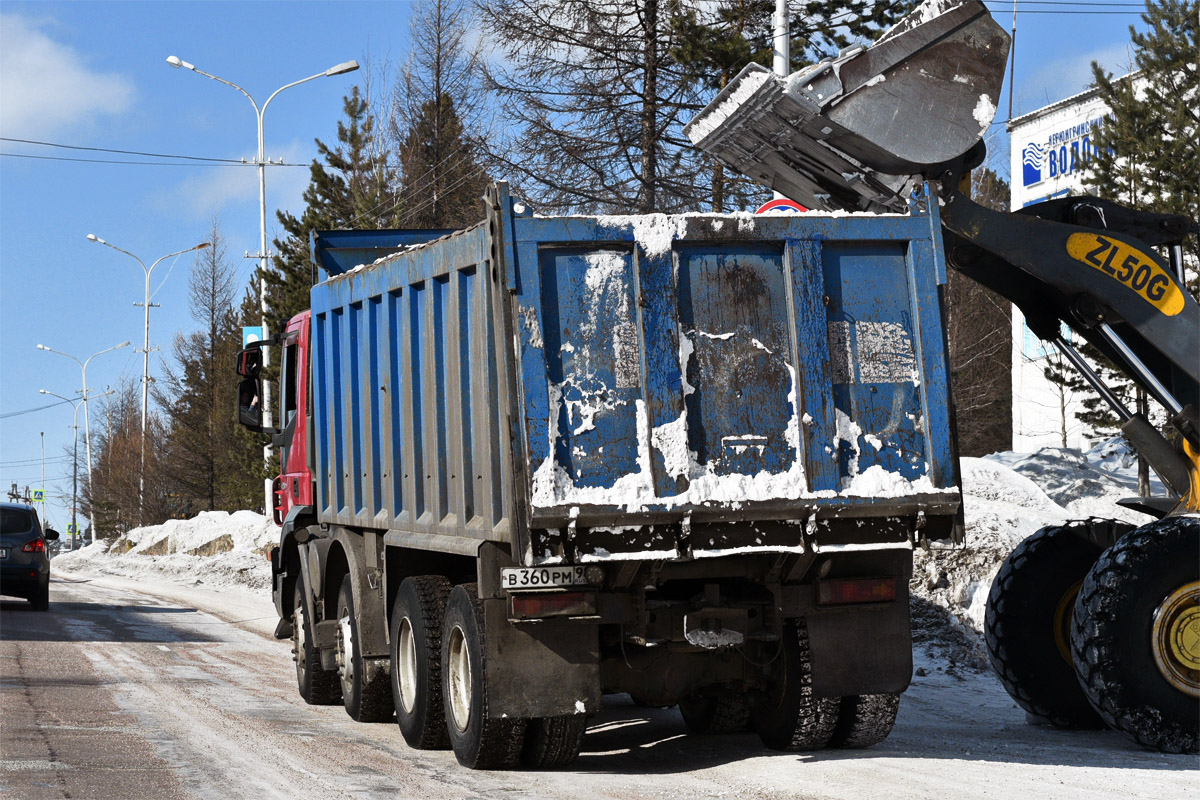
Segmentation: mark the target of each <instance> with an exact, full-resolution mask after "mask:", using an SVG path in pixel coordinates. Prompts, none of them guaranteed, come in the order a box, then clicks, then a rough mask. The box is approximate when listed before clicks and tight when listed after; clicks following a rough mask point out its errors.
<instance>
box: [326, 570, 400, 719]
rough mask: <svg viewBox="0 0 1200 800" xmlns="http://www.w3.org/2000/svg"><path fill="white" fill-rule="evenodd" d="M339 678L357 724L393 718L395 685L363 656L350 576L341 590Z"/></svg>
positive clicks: (347, 705) (343, 580)
mask: <svg viewBox="0 0 1200 800" xmlns="http://www.w3.org/2000/svg"><path fill="white" fill-rule="evenodd" d="M337 614H338V638H337V662H338V679H339V681H340V682H341V684H342V704H343V705H344V706H345V707H346V713H347V714H349V715H350V718H351V719H353V720H354V721H356V722H385V721H387V720H389V719H391V718H392V684H391V681H390V680H389V678H388V676H387V675H386V674H384V673H383V672H382V671H381V670H379V669H368V668H367V667H368V666H369V665H367V664H366V663H364V660H363V657H362V647H361V646H360V642H361V639H360V638H359V633H358V631H359V624H358V615H357V614H356V613H355V612H354V588H353V585H352V584H351V582H350V576H349V575H347V576H346V577H345V578H343V579H342V588H341V590H340V591H338V612H337Z"/></svg>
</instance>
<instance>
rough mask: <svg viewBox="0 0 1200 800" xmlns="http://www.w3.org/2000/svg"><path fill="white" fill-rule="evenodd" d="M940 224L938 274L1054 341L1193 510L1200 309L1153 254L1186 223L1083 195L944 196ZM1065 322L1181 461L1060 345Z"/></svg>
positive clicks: (1172, 244) (1176, 271)
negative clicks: (1161, 428) (1018, 203)
mask: <svg viewBox="0 0 1200 800" xmlns="http://www.w3.org/2000/svg"><path fill="white" fill-rule="evenodd" d="M943 185H944V186H946V185H953V184H952V183H951V182H950V181H946V182H945V183H944V184H943ZM942 225H943V239H944V242H945V248H946V257H947V258H946V260H947V264H948V266H950V267H952V268H954V269H957V270H959V271H960V272H962V273H963V274H964V275H966V276H967V277H969V278H971V279H972V280H974V281H976V282H978V283H981V284H983V285H984V286H986V287H988V288H989V289H991V290H992V291H994V292H996V293H997V294H999V295H1001V296H1002V297H1005V298H1007V299H1009V300H1011V301H1012V302H1013V303H1015V304H1016V305H1017V307H1018V308H1020V309H1021V311H1022V313H1023V314H1024V315H1025V319H1026V321H1027V323H1028V325H1029V327H1030V329H1031V330H1032V331H1033V332H1034V333H1035V334H1036V335H1037V336H1038V337H1039V338H1041V339H1043V340H1045V341H1049V342H1052V343H1053V344H1054V345H1055V346H1056V347H1057V348H1058V349H1059V350H1060V351H1061V352H1062V353H1063V355H1064V356H1065V357H1066V358H1067V359H1068V360H1069V361H1071V362H1072V364H1073V365H1074V366H1075V367H1076V368H1077V369H1078V370H1079V371H1080V372H1081V373H1082V375H1083V377H1084V378H1085V379H1086V380H1087V381H1088V382H1089V383H1090V384H1091V385H1092V386H1093V387H1094V388H1095V389H1096V391H1097V392H1098V393H1099V394H1100V395H1101V396H1102V397H1103V398H1104V399H1105V400H1106V401H1107V402H1108V403H1109V404H1110V405H1111V406H1112V407H1113V410H1114V411H1115V412H1116V414H1117V415H1118V416H1119V417H1120V418H1121V421H1122V423H1123V425H1122V430H1123V431H1124V433H1125V434H1126V436H1127V437H1128V438H1129V440H1130V442H1131V443H1132V444H1133V445H1134V447H1135V448H1136V449H1137V450H1138V452H1140V453H1141V454H1142V455H1143V456H1144V457H1145V458H1146V460H1147V461H1148V462H1149V463H1150V465H1151V466H1152V467H1153V468H1154V470H1155V471H1156V472H1157V473H1158V474H1159V476H1160V477H1161V478H1162V479H1163V482H1164V483H1165V484H1166V485H1167V486H1168V487H1170V489H1171V490H1172V491H1173V492H1174V493H1175V494H1176V495H1177V496H1180V497H1186V498H1187V503H1186V505H1187V507H1188V508H1190V509H1194V508H1195V507H1196V505H1197V496H1196V494H1197V493H1196V491H1195V489H1196V486H1195V482H1196V475H1197V471H1198V469H1200V465H1198V463H1197V459H1196V457H1195V453H1197V452H1198V451H1200V438H1198V436H1197V431H1198V428H1200V425H1198V424H1197V411H1196V410H1197V408H1198V407H1200V306H1198V305H1197V303H1196V301H1195V299H1194V298H1193V297H1192V296H1191V294H1190V293H1189V292H1188V291H1187V289H1186V288H1185V287H1184V286H1183V284H1182V282H1181V281H1180V279H1179V275H1180V273H1181V269H1180V268H1179V264H1178V263H1173V264H1172V263H1164V262H1163V261H1162V259H1161V258H1160V257H1159V255H1158V254H1157V253H1156V252H1155V251H1154V249H1153V248H1152V247H1151V244H1154V245H1157V246H1166V247H1169V248H1171V249H1172V250H1173V251H1174V252H1176V253H1177V252H1178V249H1177V246H1178V245H1179V243H1180V242H1181V241H1182V239H1183V237H1184V236H1186V235H1187V233H1188V232H1189V230H1190V229H1192V228H1193V227H1194V223H1192V222H1191V221H1190V220H1188V219H1187V218H1186V217H1181V216H1177V215H1164V214H1152V213H1148V212H1139V211H1136V210H1134V209H1129V208H1125V207H1123V206H1119V205H1117V204H1115V203H1111V202H1107V201H1102V200H1099V199H1097V198H1091V197H1073V198H1068V199H1067V200H1066V201H1063V200H1053V201H1049V202H1047V203H1042V204H1038V205H1037V206H1031V207H1029V208H1027V209H1024V210H1023V211H1022V212H1020V213H1004V212H999V211H992V210H990V209H986V208H984V207H982V206H980V205H979V204H977V203H975V202H972V201H971V200H970V199H969V198H967V197H966V195H964V194H962V193H961V192H960V191H958V190H957V189H948V190H945V191H944V206H943V209H942ZM1134 234H1141V236H1143V237H1144V239H1143V238H1139V237H1138V236H1136V235H1134ZM1146 240H1149V241H1146ZM1172 261H1175V262H1177V257H1176V258H1172ZM1063 324H1065V325H1067V326H1068V327H1069V328H1070V329H1071V330H1072V331H1074V332H1075V333H1077V334H1078V335H1079V336H1080V337H1082V338H1083V339H1085V340H1087V341H1088V342H1089V343H1091V344H1092V345H1094V346H1095V347H1096V348H1097V349H1098V350H1099V351H1100V352H1102V353H1103V354H1104V355H1105V357H1107V358H1108V359H1109V360H1110V361H1112V362H1113V363H1114V364H1116V365H1117V366H1118V368H1120V369H1121V371H1122V372H1124V373H1125V374H1126V375H1127V376H1128V377H1129V378H1130V379H1131V380H1132V381H1133V382H1134V383H1136V384H1137V385H1138V386H1140V387H1141V388H1142V389H1144V390H1145V391H1146V392H1147V393H1148V394H1149V395H1150V396H1151V397H1154V398H1155V400H1157V401H1158V402H1159V403H1160V404H1162V406H1163V407H1164V408H1165V409H1166V410H1167V413H1168V417H1169V422H1170V423H1171V425H1172V426H1173V427H1174V428H1175V429H1176V430H1177V431H1178V432H1179V434H1180V435H1181V437H1182V439H1183V441H1184V442H1185V443H1186V444H1185V447H1184V448H1183V452H1180V451H1179V450H1177V449H1176V448H1175V447H1174V446H1172V445H1170V444H1169V443H1168V442H1167V440H1166V439H1165V438H1164V437H1163V436H1162V434H1160V433H1159V432H1158V431H1157V430H1155V429H1154V427H1153V426H1152V425H1150V423H1149V422H1148V421H1147V420H1145V419H1144V418H1143V417H1141V416H1139V415H1137V414H1134V413H1132V412H1131V411H1130V410H1129V409H1128V408H1126V407H1125V405H1124V404H1123V403H1122V402H1121V400H1120V399H1119V398H1118V397H1117V396H1116V395H1115V393H1114V392H1112V390H1111V389H1110V388H1109V387H1108V386H1107V385H1105V383H1104V381H1103V380H1102V379H1101V378H1100V377H1099V376H1098V375H1097V374H1096V373H1095V372H1094V371H1093V370H1092V369H1091V367H1090V365H1088V364H1087V362H1086V361H1085V360H1084V359H1083V358H1082V356H1080V354H1079V353H1078V351H1077V350H1076V349H1075V348H1074V346H1072V344H1071V343H1070V342H1069V341H1067V340H1066V339H1065V338H1064V337H1063V335H1062V325H1063Z"/></svg>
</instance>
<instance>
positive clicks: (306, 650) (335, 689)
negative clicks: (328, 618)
mask: <svg viewBox="0 0 1200 800" xmlns="http://www.w3.org/2000/svg"><path fill="white" fill-rule="evenodd" d="M312 641H313V639H312V622H311V621H310V620H309V619H308V615H307V614H306V613H305V612H304V577H303V576H298V577H297V578H296V587H295V588H294V589H293V590H292V659H293V660H294V661H295V662H296V684H297V686H298V688H299V689H300V697H301V698H302V699H303V700H304V702H306V703H308V704H309V705H310V706H332V705H335V704H337V703H339V702H341V700H342V687H341V684H339V683H338V675H337V672H336V671H334V670H325V669H321V653H320V651H319V650H317V648H315V647H313V644H312Z"/></svg>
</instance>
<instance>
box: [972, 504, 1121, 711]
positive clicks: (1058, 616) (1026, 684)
mask: <svg viewBox="0 0 1200 800" xmlns="http://www.w3.org/2000/svg"><path fill="white" fill-rule="evenodd" d="M1097 522H1099V521H1097ZM1089 524H1092V523H1090V522H1076V523H1069V524H1067V525H1055V526H1051V527H1047V528H1042V529H1041V530H1039V531H1038V532H1037V533H1034V534H1033V535H1032V536H1030V537H1029V538H1027V539H1026V540H1025V541H1023V542H1021V543H1020V544H1019V545H1017V547H1016V549H1015V550H1013V551H1012V553H1010V554H1009V556H1008V558H1006V559H1005V560H1004V563H1003V564H1002V565H1001V567H1000V571H999V572H997V573H996V578H995V580H993V581H992V588H991V591H990V592H989V594H988V601H987V613H986V615H985V618H984V640H985V641H986V642H987V649H988V655H989V656H990V657H991V662H992V668H993V669H994V670H995V671H996V675H997V676H998V677H999V678H1000V683H1001V684H1003V686H1004V689H1005V691H1007V692H1008V694H1009V695H1010V696H1011V697H1012V699H1013V700H1015V701H1016V703H1017V705H1019V706H1020V707H1021V708H1023V709H1025V711H1026V712H1027V713H1029V714H1030V715H1032V716H1033V717H1035V718H1037V719H1039V720H1044V721H1045V722H1048V723H1050V724H1051V725H1054V726H1056V727H1059V728H1102V727H1104V723H1103V721H1102V720H1101V719H1100V717H1098V716H1097V715H1096V712H1095V711H1093V710H1092V707H1091V704H1089V703H1088V700H1087V697H1086V696H1085V695H1084V693H1083V689H1082V688H1080V686H1079V682H1078V681H1077V680H1076V678H1075V667H1074V666H1073V665H1072V663H1071V649H1070V638H1071V633H1070V631H1071V627H1070V625H1071V614H1072V611H1073V609H1074V607H1075V598H1076V596H1077V595H1078V593H1079V587H1080V586H1081V585H1082V583H1083V579H1084V577H1085V576H1086V575H1087V573H1088V570H1090V569H1091V568H1092V565H1093V564H1095V563H1096V559H1097V558H1099V556H1100V553H1101V551H1102V549H1103V548H1101V547H1099V546H1098V545H1095V544H1092V543H1091V542H1090V541H1087V540H1086V539H1084V538H1083V537H1082V536H1080V535H1078V534H1077V533H1076V532H1073V531H1072V528H1073V527H1078V526H1084V525H1089Z"/></svg>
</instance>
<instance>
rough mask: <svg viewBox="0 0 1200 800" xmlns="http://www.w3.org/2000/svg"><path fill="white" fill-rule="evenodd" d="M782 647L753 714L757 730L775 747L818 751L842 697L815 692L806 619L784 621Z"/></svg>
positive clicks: (826, 738)
mask: <svg viewBox="0 0 1200 800" xmlns="http://www.w3.org/2000/svg"><path fill="white" fill-rule="evenodd" d="M779 647H780V652H779V656H778V657H777V658H776V659H775V661H774V662H773V674H772V675H771V676H770V686H769V688H768V690H767V692H766V695H765V696H764V697H763V698H762V701H761V702H759V703H758V704H757V705H755V707H754V710H753V712H752V713H751V716H750V718H751V721H752V722H753V724H754V729H755V730H756V731H757V732H758V736H759V738H760V739H762V743H763V744H764V745H766V746H767V747H769V748H771V749H772V750H787V751H798V750H819V749H820V748H822V747H824V746H825V745H827V744H828V743H829V739H830V737H832V736H833V731H834V728H835V727H836V726H837V721H838V711H839V709H840V707H841V698H840V697H816V696H815V695H813V689H812V662H811V660H810V656H809V646H808V627H807V626H806V625H805V622H804V620H802V619H789V620H787V621H785V622H784V625H783V638H782V639H781V640H780V643H779Z"/></svg>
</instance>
